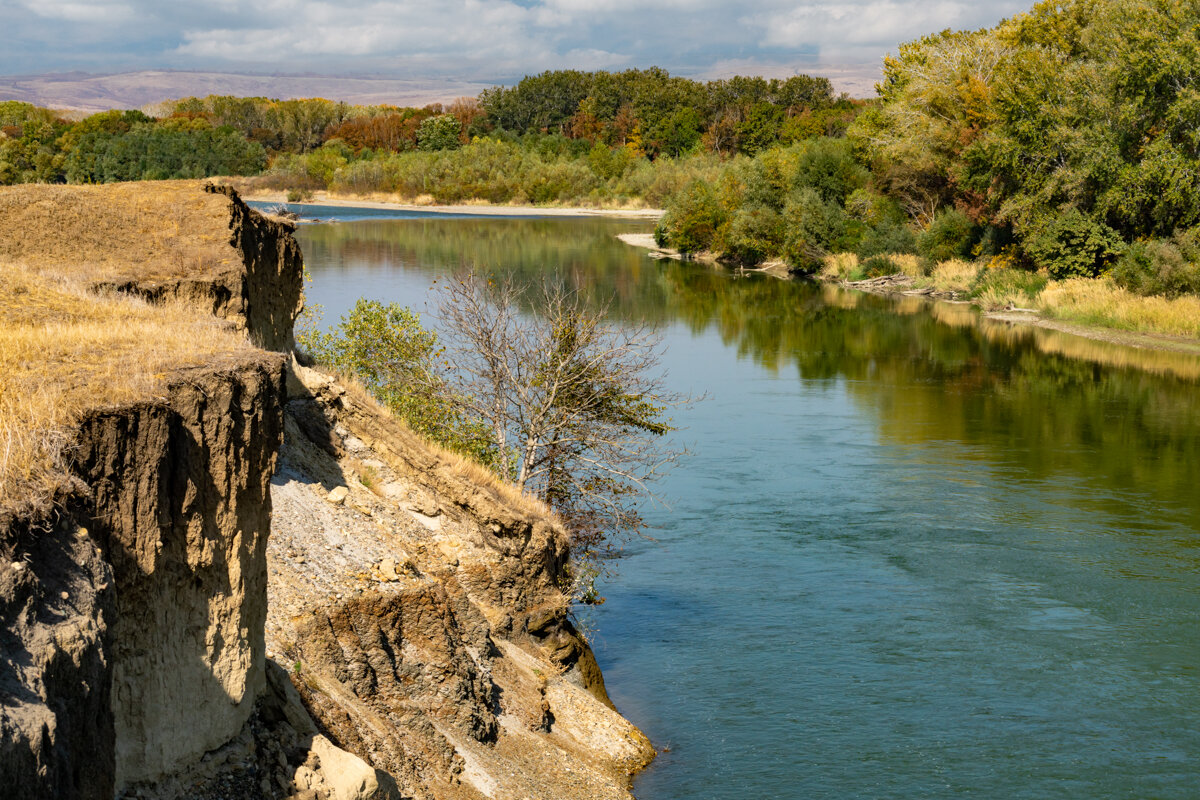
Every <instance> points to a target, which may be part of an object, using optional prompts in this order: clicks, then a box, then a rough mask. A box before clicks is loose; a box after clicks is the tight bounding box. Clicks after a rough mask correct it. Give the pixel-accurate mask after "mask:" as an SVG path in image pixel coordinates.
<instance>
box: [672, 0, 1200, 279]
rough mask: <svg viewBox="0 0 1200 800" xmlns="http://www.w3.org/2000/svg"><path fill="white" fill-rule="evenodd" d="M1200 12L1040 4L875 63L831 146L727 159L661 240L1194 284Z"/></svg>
mask: <svg viewBox="0 0 1200 800" xmlns="http://www.w3.org/2000/svg"><path fill="white" fill-rule="evenodd" d="M1197 30H1200V6H1196V5H1195V4H1194V3H1189V2H1183V1H1181V0H1143V2H1139V3H1135V4H1128V3H1121V2H1118V1H1117V0H1052V1H1051V2H1042V3H1039V4H1037V5H1035V6H1034V7H1033V8H1032V9H1031V10H1030V11H1028V12H1027V13H1024V14H1020V15H1017V16H1014V17H1013V18H1011V19H1008V20H1005V21H1004V22H1002V23H1000V24H999V25H997V26H996V27H994V28H990V29H985V30H979V31H944V32H941V33H937V34H932V35H929V36H925V37H922V38H921V39H918V40H916V41H913V42H909V43H907V44H904V45H902V46H901V47H900V48H899V50H898V52H897V53H896V54H895V55H892V56H889V57H888V58H886V59H885V61H884V71H883V79H882V81H881V82H880V83H879V85H878V93H879V101H878V102H877V103H873V104H871V105H870V106H869V107H868V108H866V109H865V110H864V111H863V113H862V114H860V115H859V116H858V117H857V118H856V119H855V120H854V121H853V122H852V123H851V124H850V126H849V127H848V129H847V131H846V136H845V138H844V139H842V140H840V141H833V140H824V141H821V140H810V141H807V142H802V143H800V144H798V145H795V146H792V147H788V148H783V149H774V150H771V151H768V152H764V153H762V154H760V155H759V156H757V157H756V158H755V159H753V160H747V161H740V162H729V163H727V164H726V165H725V166H724V168H723V170H722V172H721V174H720V175H718V176H717V178H716V179H715V180H707V181H703V182H700V181H697V182H695V183H692V184H690V185H689V186H687V187H685V188H684V189H683V190H682V191H681V192H680V193H679V194H678V195H677V196H676V197H675V198H674V199H673V200H672V201H671V203H670V204H669V213H668V215H667V217H666V219H665V220H664V224H663V226H662V228H661V230H660V238H661V239H662V240H663V241H666V242H670V243H673V244H674V245H675V246H677V247H679V248H680V249H683V250H713V251H717V252H720V253H723V254H725V255H726V256H728V257H730V258H732V259H734V260H736V261H741V262H747V261H755V260H762V259H766V258H778V259H781V260H784V261H785V262H787V263H788V264H789V265H791V266H792V267H794V268H796V269H799V270H805V271H813V270H815V269H818V268H820V266H821V263H822V261H823V259H825V258H826V257H827V256H828V255H829V254H831V253H837V252H851V253H855V254H856V255H857V256H858V257H859V259H860V261H862V262H863V263H864V264H867V263H869V262H871V260H872V259H878V260H876V261H874V262H873V263H871V266H870V268H869V269H867V270H866V271H865V272H864V273H863V274H864V275H865V274H866V273H869V272H871V271H875V272H877V273H878V272H883V271H888V270H889V269H891V268H892V267H891V265H890V264H889V263H888V261H887V259H886V257H885V256H886V255H888V254H918V255H920V256H921V257H923V258H925V259H926V260H927V264H933V263H936V262H937V261H940V260H946V259H951V258H959V259H980V260H981V261H982V262H983V263H985V264H988V265H992V266H1005V267H1009V268H1015V269H1018V270H1025V271H1040V272H1041V273H1042V274H1043V275H1044V276H1046V277H1048V278H1050V279H1066V278H1072V277H1091V278H1094V277H1098V276H1102V275H1103V276H1107V277H1109V278H1111V279H1112V280H1113V281H1114V282H1115V284H1116V285H1118V286H1119V287H1121V288H1123V289H1125V290H1127V291H1130V292H1134V293H1139V294H1164V295H1168V296H1173V295H1179V294H1186V293H1197V292H1200V265H1198V263H1197V259H1198V257H1200V235H1198V232H1197V225H1198V224H1200V37H1197V35H1196V31H1197Z"/></svg>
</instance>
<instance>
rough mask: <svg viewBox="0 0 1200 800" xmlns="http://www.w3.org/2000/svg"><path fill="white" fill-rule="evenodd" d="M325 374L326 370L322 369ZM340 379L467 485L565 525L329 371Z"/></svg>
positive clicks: (547, 509) (356, 396)
mask: <svg viewBox="0 0 1200 800" xmlns="http://www.w3.org/2000/svg"><path fill="white" fill-rule="evenodd" d="M322 371H325V370H324V369H322ZM327 374H332V375H333V376H334V378H335V379H336V380H337V382H338V384H339V385H340V386H341V387H342V388H343V389H345V390H346V394H347V395H349V396H350V398H351V399H352V400H354V402H355V403H357V404H359V405H361V406H364V407H366V408H368V409H371V410H372V411H373V412H374V413H376V414H379V415H380V416H384V417H390V418H391V419H393V420H395V422H396V423H397V424H398V425H400V426H401V427H402V428H404V430H406V431H407V432H408V433H410V434H412V436H413V437H415V438H416V439H418V440H419V441H420V442H421V443H422V444H424V445H425V447H426V448H427V449H428V450H429V452H430V454H431V455H433V456H434V458H436V459H437V460H438V461H440V462H441V463H442V464H444V465H445V466H446V467H447V468H448V469H449V471H450V473H451V474H452V475H454V476H455V477H457V478H459V479H460V480H462V481H465V482H467V483H470V484H473V485H476V486H482V487H485V488H490V489H492V490H493V491H495V493H496V494H497V495H498V496H499V497H500V498H501V499H502V500H504V501H505V502H506V503H508V505H510V506H511V507H512V508H513V509H515V510H516V511H518V512H520V513H521V514H522V515H523V516H530V517H533V516H540V517H544V518H546V519H549V520H551V521H553V522H555V523H556V524H561V521H560V520H559V518H558V515H557V514H556V513H555V512H554V510H553V509H551V508H550V506H548V505H546V504H545V503H544V502H542V501H541V500H540V499H539V498H537V497H534V496H533V495H530V494H524V493H522V492H521V491H520V490H519V489H517V487H516V486H514V485H513V484H511V483H509V482H508V481H505V480H502V479H501V478H500V477H499V476H497V475H496V473H494V472H492V471H491V470H490V469H488V468H487V467H485V466H483V465H482V464H480V463H479V462H478V461H475V460H474V459H472V458H468V457H467V456H464V455H462V454H461V453H456V452H454V451H453V450H448V449H446V448H445V447H442V446H441V445H440V444H438V443H437V442H435V441H433V440H432V439H430V438H428V437H426V436H424V435H422V434H421V433H418V432H417V431H414V430H413V429H412V428H410V427H409V426H408V423H407V422H405V421H404V418H403V417H398V416H396V415H395V414H393V413H392V410H391V409H389V408H388V407H387V406H385V405H383V404H382V403H380V402H379V401H378V400H376V399H375V395H373V394H371V392H370V391H369V390H368V389H367V388H366V387H365V386H363V385H362V384H361V383H360V382H359V381H358V380H357V379H356V378H355V377H354V376H352V375H348V374H346V373H344V372H328V373H327Z"/></svg>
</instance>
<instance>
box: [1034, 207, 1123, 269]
mask: <svg viewBox="0 0 1200 800" xmlns="http://www.w3.org/2000/svg"><path fill="white" fill-rule="evenodd" d="M1121 250H1122V245H1121V239H1120V237H1118V236H1117V232H1116V231H1114V230H1113V229H1112V228H1110V227H1108V226H1107V225H1105V224H1103V223H1101V222H1096V221H1095V220H1093V219H1091V218H1090V217H1088V216H1086V215H1085V214H1083V213H1082V212H1081V211H1079V210H1078V209H1075V208H1071V209H1068V210H1067V211H1065V212H1063V213H1062V214H1059V215H1058V216H1057V217H1055V218H1054V219H1053V220H1051V221H1050V222H1048V223H1044V224H1043V225H1041V226H1040V227H1039V228H1037V229H1036V230H1035V232H1034V234H1033V235H1032V236H1030V237H1029V238H1027V239H1026V240H1025V251H1026V252H1027V253H1029V256H1030V258H1032V259H1033V263H1034V264H1036V265H1037V266H1038V267H1041V268H1044V269H1046V270H1047V271H1048V272H1049V273H1050V275H1051V277H1053V278H1058V279H1060V280H1061V279H1063V278H1072V277H1082V278H1094V277H1096V276H1097V275H1099V274H1100V273H1101V272H1104V271H1105V270H1106V269H1107V268H1108V266H1109V265H1110V264H1111V263H1112V262H1113V261H1114V260H1115V259H1116V258H1117V257H1118V256H1119V255H1120V254H1121Z"/></svg>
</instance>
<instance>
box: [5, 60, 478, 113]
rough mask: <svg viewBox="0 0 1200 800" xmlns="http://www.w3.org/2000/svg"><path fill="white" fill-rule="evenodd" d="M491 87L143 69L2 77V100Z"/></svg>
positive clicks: (343, 96) (410, 100)
mask: <svg viewBox="0 0 1200 800" xmlns="http://www.w3.org/2000/svg"><path fill="white" fill-rule="evenodd" d="M489 85H490V84H486V83H469V82H466V81H454V80H445V79H434V78H431V79H424V80H421V79H417V80H399V79H395V78H337V77H329V76H322V75H245V74H235V73H224V72H175V71H169V70H144V71H141V72H122V73H117V74H114V75H93V74H89V73H86V72H67V73H60V74H53V75H21V76H0V100H23V101H25V102H28V103H33V104H35V105H38V106H43V107H47V108H57V109H63V110H69V111H81V112H88V113H91V112H95V111H106V110H108V109H110V108H143V107H145V106H150V105H153V104H155V103H160V102H162V101H163V100H171V99H175V98H179V97H190V96H198V97H202V96H204V95H209V94H230V95H237V96H240V97H254V96H263V97H274V98H279V99H281V100H286V99H290V98H296V97H325V98H328V99H330V100H344V101H346V102H347V103H360V104H365V105H372V104H384V103H386V104H390V105H398V106H424V105H427V104H429V103H438V102H443V103H444V102H447V101H450V100H453V99H454V98H456V97H464V96H469V97H473V96H475V95H477V94H479V92H480V91H482V90H483V89H486V88H488V86H489Z"/></svg>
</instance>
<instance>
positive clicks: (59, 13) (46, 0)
mask: <svg viewBox="0 0 1200 800" xmlns="http://www.w3.org/2000/svg"><path fill="white" fill-rule="evenodd" d="M22 5H24V6H25V8H27V9H29V10H30V11H32V12H33V13H34V14H36V15H37V16H39V17H43V18H45V19H55V20H62V21H64V22H76V23H79V22H83V23H89V24H94V23H106V24H115V23H120V22H125V21H128V20H130V19H133V17H134V13H133V8H132V7H130V6H129V5H126V4H125V3H108V2H103V0H100V1H99V2H91V3H88V2H68V3H64V2H61V0H33V1H32V2H24V3H22Z"/></svg>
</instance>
